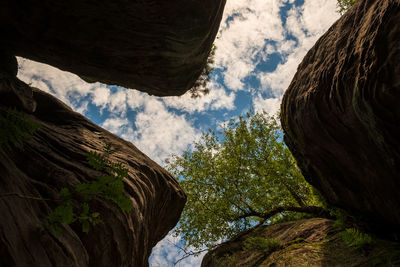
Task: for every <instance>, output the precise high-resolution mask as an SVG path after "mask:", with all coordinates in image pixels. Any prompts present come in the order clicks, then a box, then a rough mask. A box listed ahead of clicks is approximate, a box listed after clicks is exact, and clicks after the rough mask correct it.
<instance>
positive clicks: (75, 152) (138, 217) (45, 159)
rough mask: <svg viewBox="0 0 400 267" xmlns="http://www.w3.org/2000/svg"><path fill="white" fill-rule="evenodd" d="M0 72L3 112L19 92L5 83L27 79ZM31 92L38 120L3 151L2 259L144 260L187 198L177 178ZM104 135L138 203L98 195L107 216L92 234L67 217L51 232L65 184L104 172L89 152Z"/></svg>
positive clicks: (42, 264) (22, 262) (47, 262)
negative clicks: (128, 206) (49, 223)
mask: <svg viewBox="0 0 400 267" xmlns="http://www.w3.org/2000/svg"><path fill="white" fill-rule="evenodd" d="M8 73H13V72H12V71H9V72H8ZM1 74H2V75H0V76H1V77H0V78H1V79H0V98H1V102H2V103H1V104H0V113H1V115H3V116H4V114H5V113H6V112H7V110H9V108H10V107H9V106H10V105H11V106H12V107H15V105H13V103H14V100H15V99H16V98H15V95H13V94H7V92H10V91H7V86H17V87H18V86H20V87H24V86H25V87H26V86H28V85H26V84H24V83H22V82H21V81H18V80H16V78H15V77H14V78H13V77H12V76H7V75H6V74H4V72H3V73H1ZM5 76H7V77H5ZM16 83H17V85H16ZM33 99H34V100H35V101H36V103H37V108H36V111H35V112H34V113H33V114H30V115H26V116H28V118H29V119H30V120H32V121H35V122H37V123H39V124H40V125H41V128H40V129H39V130H37V132H36V133H35V134H34V135H33V136H32V137H30V138H27V139H25V140H24V141H23V146H22V147H14V148H12V149H6V148H4V147H3V150H2V151H0V212H1V220H0V266H10V267H11V266H19V267H24V266H26V267H46V266H49V267H50V266H60V267H61V266H65V267H72V266H79V267H82V266H96V267H99V266H104V267H109V266H136V267H143V266H147V265H148V262H147V261H148V257H149V255H150V253H151V249H152V247H153V246H155V245H156V243H157V242H158V241H159V240H161V239H162V238H163V237H164V236H165V235H166V234H167V233H168V231H169V230H170V229H172V228H173V227H174V226H175V224H176V223H177V221H178V219H179V216H180V213H181V211H182V209H183V206H184V204H185V199H186V196H185V194H184V193H183V192H182V191H181V189H180V187H179V186H178V184H177V182H176V181H175V180H174V178H173V177H172V176H171V175H170V174H169V173H168V172H166V171H165V170H164V169H162V168H161V167H160V166H158V165H157V164H156V163H155V162H153V161H152V160H150V159H149V158H148V157H147V156H146V155H144V154H143V153H141V152H140V151H139V150H138V149H137V148H136V147H135V146H134V145H132V144H131V143H129V142H126V141H124V140H122V139H121V138H119V137H117V136H115V135H113V134H111V133H110V132H108V131H106V130H104V129H102V128H100V127H99V126H97V125H95V124H94V123H92V122H90V121H89V120H88V119H86V118H85V117H83V116H82V115H80V114H78V113H76V112H74V111H72V110H71V109H70V108H69V107H67V106H66V105H65V104H63V103H62V102H60V101H59V100H57V99H56V98H54V97H53V96H51V95H49V94H47V93H44V92H42V91H40V90H39V89H34V90H33ZM17 102H18V101H17ZM107 143H109V144H111V146H112V148H113V149H114V150H115V151H116V152H115V153H114V154H112V158H111V159H112V160H113V161H114V162H120V163H122V164H124V165H125V166H126V167H127V168H128V170H129V175H128V177H127V178H126V179H125V181H124V184H125V193H126V195H127V196H128V197H129V198H130V200H131V202H132V204H133V210H132V211H131V212H130V213H126V212H123V211H122V210H121V209H120V208H119V207H118V206H117V205H115V204H114V203H113V202H111V201H107V200H105V199H102V198H97V199H96V200H95V201H94V204H93V205H94V209H95V210H98V211H100V213H101V219H102V220H103V223H101V224H98V225H96V226H94V227H93V228H91V230H90V232H89V233H88V234H85V233H82V231H81V227H80V225H77V224H75V223H73V224H71V226H66V225H64V226H63V234H62V235H61V236H57V235H54V234H51V233H50V232H49V231H47V230H46V229H45V227H44V223H43V222H44V220H45V218H46V216H47V215H48V214H49V213H50V211H51V209H53V208H54V207H55V206H56V203H55V202H54V201H51V200H52V199H53V200H54V199H57V198H59V195H58V192H59V190H60V189H61V188H62V187H66V188H69V189H72V188H74V187H75V186H76V185H78V184H80V183H82V182H88V181H91V180H93V179H96V177H98V176H99V175H100V174H101V173H99V172H98V171H96V170H94V169H93V168H92V167H90V166H89V165H88V162H87V159H86V156H85V154H86V153H87V152H89V151H97V152H102V150H103V147H104V145H105V144H107ZM41 199H47V200H45V201H44V200H41Z"/></svg>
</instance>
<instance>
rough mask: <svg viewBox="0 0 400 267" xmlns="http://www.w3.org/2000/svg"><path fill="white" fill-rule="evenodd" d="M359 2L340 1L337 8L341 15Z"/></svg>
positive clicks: (351, 0) (352, 0)
mask: <svg viewBox="0 0 400 267" xmlns="http://www.w3.org/2000/svg"><path fill="white" fill-rule="evenodd" d="M356 1H357V0H338V1H337V7H338V12H339V13H340V14H344V12H346V11H347V10H348V9H349V8H350V7H352V6H353V5H354V4H355V3H356Z"/></svg>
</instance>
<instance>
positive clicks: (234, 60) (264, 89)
mask: <svg viewBox="0 0 400 267" xmlns="http://www.w3.org/2000/svg"><path fill="white" fill-rule="evenodd" d="M338 17H339V14H338V13H336V0H227V4H226V7H225V11H224V17H223V20H222V22H221V27H220V30H219V33H218V35H217V39H216V40H215V44H216V46H217V50H216V53H215V68H216V70H215V71H214V73H213V74H212V81H211V83H210V84H209V88H210V94H208V95H206V96H203V97H201V98H199V99H191V98H190V95H184V96H182V97H165V98H159V97H154V96H149V95H147V94H145V93H141V92H139V91H135V90H128V89H126V88H123V87H117V86H108V85H105V84H101V83H93V84H88V83H86V82H84V81H83V80H81V79H80V78H79V77H78V76H76V75H74V74H71V73H68V72H64V71H60V70H58V69H56V68H53V67H51V66H48V65H45V64H41V63H36V62H33V61H29V60H26V59H23V58H19V59H18V61H19V72H18V77H19V78H20V79H21V80H23V81H25V82H27V83H31V84H32V86H35V87H38V88H40V89H42V90H44V91H46V92H49V93H52V94H53V95H55V96H56V97H58V98H59V99H61V100H62V101H64V102H65V103H67V104H68V105H70V106H71V107H72V108H73V109H74V110H76V111H78V112H80V113H82V114H83V115H85V116H86V117H88V118H89V119H90V120H92V121H93V122H95V123H96V124H98V125H100V126H102V127H104V128H106V129H107V130H109V131H111V132H113V133H115V134H117V135H119V136H121V137H122V138H124V139H126V140H129V141H131V142H132V143H133V144H134V145H136V146H137V147H138V148H139V149H140V150H142V151H143V152H144V153H146V154H147V155H148V156H149V157H150V158H152V159H153V160H155V161H156V162H158V163H159V164H161V165H162V164H163V161H164V159H165V158H167V157H169V156H170V155H171V154H180V153H181V152H182V151H183V150H185V149H187V148H189V147H190V144H192V143H193V141H195V140H197V139H198V138H199V137H200V135H201V133H202V132H203V131H205V130H207V129H208V128H212V129H215V128H216V127H217V126H218V124H220V123H223V122H225V121H227V120H229V119H230V118H232V117H235V116H238V115H241V114H243V113H245V112H246V111H248V110H249V109H250V108H252V107H253V108H254V109H255V110H262V109H264V110H266V111H267V112H269V113H271V114H273V113H275V112H276V111H277V110H278V109H279V106H280V101H281V98H282V95H283V93H284V91H285V89H286V88H287V87H288V85H289V83H290V81H291V79H292V77H293V75H294V74H295V72H296V68H297V65H298V64H299V63H300V62H301V60H302V58H303V57H304V55H305V53H306V52H307V51H308V50H309V49H310V48H311V47H312V46H313V45H314V43H315V42H316V40H317V39H318V38H319V37H320V36H321V35H322V34H323V33H324V32H325V31H326V30H327V29H328V28H329V27H330V26H331V25H332V23H333V22H334V21H335V20H336V19H338ZM175 244H178V245H179V237H178V238H176V237H172V236H170V235H169V236H167V237H166V238H165V239H164V240H163V241H161V242H160V243H159V244H158V245H157V247H155V248H154V249H153V254H152V256H151V258H150V266H152V267H156V266H162V267H168V266H173V264H174V262H175V261H176V260H177V259H179V257H180V255H182V253H181V250H180V249H179V248H178V247H176V246H175ZM200 262H201V257H189V258H187V259H185V260H183V261H181V262H180V263H179V264H178V265H177V266H182V267H184V266H194V267H196V266H200Z"/></svg>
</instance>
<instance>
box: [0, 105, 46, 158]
mask: <svg viewBox="0 0 400 267" xmlns="http://www.w3.org/2000/svg"><path fill="white" fill-rule="evenodd" d="M39 128H40V124H39V123H37V122H35V121H32V120H30V119H29V118H28V117H27V116H26V114H25V113H23V112H19V111H17V110H16V109H15V108H14V109H8V110H7V112H6V116H3V115H2V114H1V113H0V151H2V150H3V149H4V148H6V149H9V150H11V149H12V148H13V147H21V146H22V142H23V140H25V139H26V138H29V137H31V136H32V135H33V134H34V133H35V132H36V131H37V130H38V129H39Z"/></svg>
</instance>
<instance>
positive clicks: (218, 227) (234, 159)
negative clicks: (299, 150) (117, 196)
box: [166, 112, 328, 248]
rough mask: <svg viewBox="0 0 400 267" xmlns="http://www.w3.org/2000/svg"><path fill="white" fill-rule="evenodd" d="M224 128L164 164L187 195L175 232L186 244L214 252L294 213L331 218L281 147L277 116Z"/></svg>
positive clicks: (257, 117) (260, 116) (232, 122)
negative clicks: (247, 232) (222, 243)
mask: <svg viewBox="0 0 400 267" xmlns="http://www.w3.org/2000/svg"><path fill="white" fill-rule="evenodd" d="M221 128H222V130H221V131H220V132H218V133H215V132H213V131H211V130H209V132H208V133H205V134H203V136H202V138H201V140H200V141H199V142H196V143H195V144H194V147H193V149H192V151H189V150H187V151H185V152H184V153H183V155H182V156H176V155H174V156H173V157H172V158H171V159H169V160H166V165H167V168H168V170H169V171H170V172H171V173H173V174H174V175H175V176H176V177H177V178H178V180H179V183H180V185H181V186H182V188H183V190H184V191H185V192H186V194H187V196H188V201H187V204H186V207H185V209H184V211H183V213H182V216H181V220H180V222H179V225H178V227H177V228H176V234H177V235H181V236H182V237H183V239H184V241H185V242H186V243H185V245H191V246H194V247H195V248H201V247H202V246H204V245H206V246H208V247H212V246H214V245H215V244H216V243H218V242H220V241H221V240H224V239H229V238H231V237H232V236H234V235H236V234H238V233H239V232H241V231H243V230H246V229H249V228H251V227H253V226H255V225H258V224H271V223H274V222H277V221H278V220H281V219H282V218H284V217H286V219H290V218H288V217H289V216H293V214H294V213H292V212H305V213H311V214H318V215H324V216H327V214H328V212H327V211H325V210H324V209H323V208H321V207H318V206H316V204H318V201H317V199H316V198H315V197H314V196H313V194H312V191H311V187H310V185H308V184H307V183H306V181H305V180H304V178H303V176H302V175H301V172H300V170H299V169H298V167H297V166H296V162H295V160H294V158H293V157H292V155H291V153H290V152H289V150H288V149H287V147H286V146H285V144H284V143H283V141H282V132H281V129H280V127H279V124H278V122H277V118H276V117H270V116H268V115H267V114H266V113H256V114H254V112H251V113H248V114H247V115H246V116H245V117H239V118H238V119H236V120H235V119H232V120H230V121H229V122H228V123H227V124H225V125H223V126H222V127H221Z"/></svg>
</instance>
